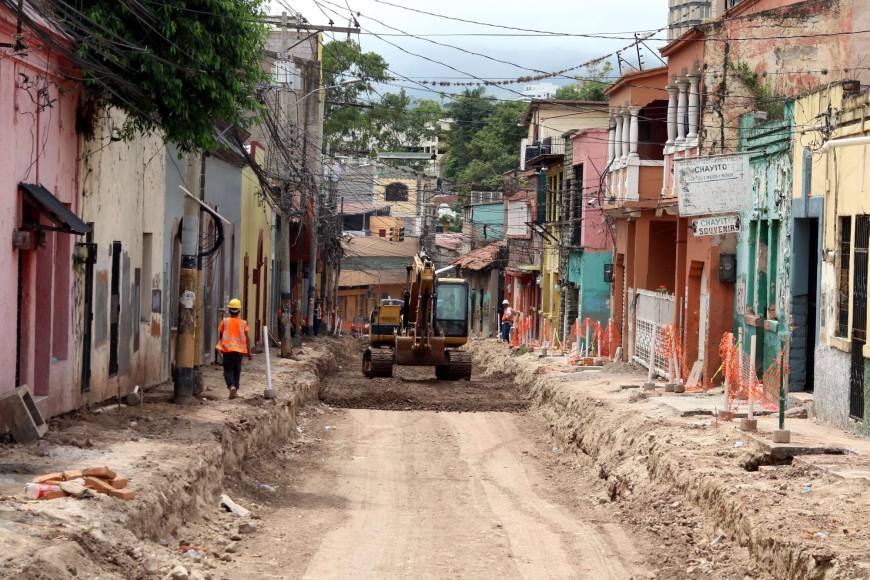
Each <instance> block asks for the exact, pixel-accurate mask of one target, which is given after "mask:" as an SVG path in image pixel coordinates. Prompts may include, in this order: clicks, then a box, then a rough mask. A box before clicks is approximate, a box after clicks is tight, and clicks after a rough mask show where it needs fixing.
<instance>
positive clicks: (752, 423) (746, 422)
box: [740, 419, 758, 433]
mask: <svg viewBox="0 0 870 580" xmlns="http://www.w3.org/2000/svg"><path fill="white" fill-rule="evenodd" d="M740 430H741V431H744V432H749V433H752V432H755V431H758V419H740Z"/></svg>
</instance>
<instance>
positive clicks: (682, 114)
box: [675, 78, 689, 145]
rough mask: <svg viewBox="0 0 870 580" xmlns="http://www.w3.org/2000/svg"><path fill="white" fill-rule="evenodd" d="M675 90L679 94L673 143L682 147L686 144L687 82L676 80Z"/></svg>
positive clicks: (683, 79)
mask: <svg viewBox="0 0 870 580" xmlns="http://www.w3.org/2000/svg"><path fill="white" fill-rule="evenodd" d="M677 90H679V93H680V94H679V96H678V97H677V140H676V141H675V143H676V144H677V145H683V144H684V143H685V142H686V109H687V107H688V96H689V95H688V92H689V81H687V80H686V79H685V78H682V79H680V80H678V81H677Z"/></svg>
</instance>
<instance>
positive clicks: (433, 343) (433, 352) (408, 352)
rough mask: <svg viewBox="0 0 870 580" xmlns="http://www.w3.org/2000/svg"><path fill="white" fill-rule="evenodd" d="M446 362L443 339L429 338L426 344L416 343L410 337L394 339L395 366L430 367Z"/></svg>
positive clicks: (437, 337)
mask: <svg viewBox="0 0 870 580" xmlns="http://www.w3.org/2000/svg"><path fill="white" fill-rule="evenodd" d="M447 362H448V360H447V357H446V356H445V354H444V337H441V336H430V337H429V339H428V340H427V341H426V342H423V341H417V342H416V343H415V340H414V337H412V336H397V337H396V364H399V365H408V366H418V367H431V366H436V365H443V364H447Z"/></svg>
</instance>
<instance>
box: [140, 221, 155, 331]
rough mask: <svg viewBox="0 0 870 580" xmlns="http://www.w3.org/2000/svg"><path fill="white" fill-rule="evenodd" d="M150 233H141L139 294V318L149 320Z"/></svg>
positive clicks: (144, 320) (141, 320)
mask: <svg viewBox="0 0 870 580" xmlns="http://www.w3.org/2000/svg"><path fill="white" fill-rule="evenodd" d="M151 244H152V237H151V234H142V289H141V291H140V296H139V320H140V322H151V271H152V270H151V251H152V250H151Z"/></svg>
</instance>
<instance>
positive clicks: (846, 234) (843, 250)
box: [837, 216, 852, 338]
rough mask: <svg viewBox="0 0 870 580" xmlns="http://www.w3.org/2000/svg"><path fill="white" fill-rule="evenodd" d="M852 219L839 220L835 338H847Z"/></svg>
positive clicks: (849, 217) (848, 217) (846, 217)
mask: <svg viewBox="0 0 870 580" xmlns="http://www.w3.org/2000/svg"><path fill="white" fill-rule="evenodd" d="M851 246H852V217H851V216H844V217H841V218H840V269H839V277H838V280H837V336H841V337H844V338H848V336H849V263H850V259H851V254H852V247H851Z"/></svg>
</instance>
